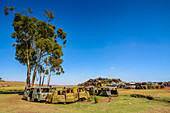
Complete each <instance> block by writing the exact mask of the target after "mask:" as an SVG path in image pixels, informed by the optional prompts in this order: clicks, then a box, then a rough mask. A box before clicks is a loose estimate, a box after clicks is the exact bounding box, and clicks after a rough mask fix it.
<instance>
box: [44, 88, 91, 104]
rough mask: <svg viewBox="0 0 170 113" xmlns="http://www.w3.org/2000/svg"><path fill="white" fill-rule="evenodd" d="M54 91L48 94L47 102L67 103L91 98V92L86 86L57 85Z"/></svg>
mask: <svg viewBox="0 0 170 113" xmlns="http://www.w3.org/2000/svg"><path fill="white" fill-rule="evenodd" d="M53 89H54V90H53V93H52V94H48V96H47V102H49V103H60V102H61V103H66V102H76V101H78V100H84V99H88V98H89V92H87V91H86V90H85V87H67V86H66V87H56V88H53Z"/></svg>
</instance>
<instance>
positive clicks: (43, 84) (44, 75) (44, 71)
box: [42, 55, 49, 86]
mask: <svg viewBox="0 0 170 113" xmlns="http://www.w3.org/2000/svg"><path fill="white" fill-rule="evenodd" d="M48 59H49V55H48V57H47V63H46V67H45V71H44V76H43V80H42V86H43V85H44V79H45V73H46V71H47V66H48Z"/></svg>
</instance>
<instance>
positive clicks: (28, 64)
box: [26, 43, 30, 87]
mask: <svg viewBox="0 0 170 113" xmlns="http://www.w3.org/2000/svg"><path fill="white" fill-rule="evenodd" d="M26 46H27V50H26V51H27V79H26V86H27V87H30V62H29V55H28V44H27V43H26Z"/></svg>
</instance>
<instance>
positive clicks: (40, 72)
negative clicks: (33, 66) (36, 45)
mask: <svg viewBox="0 0 170 113" xmlns="http://www.w3.org/2000/svg"><path fill="white" fill-rule="evenodd" d="M43 56H44V53H43V54H42V62H41V66H42V67H43ZM39 86H41V72H40V81H39Z"/></svg>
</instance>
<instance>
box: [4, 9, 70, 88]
mask: <svg viewBox="0 0 170 113" xmlns="http://www.w3.org/2000/svg"><path fill="white" fill-rule="evenodd" d="M14 10H15V8H14V7H5V8H4V13H5V15H9V13H10V12H11V13H12V14H14V20H13V22H12V26H13V27H14V32H13V33H12V35H11V37H12V38H13V39H15V43H14V44H13V47H15V51H16V52H15V59H16V60H18V61H19V62H20V63H21V64H23V65H25V66H27V79H26V84H27V86H28V87H29V86H30V85H32V86H33V85H34V81H35V78H36V77H38V76H37V75H39V85H43V83H44V78H45V75H49V80H50V76H51V75H53V74H55V75H60V74H61V73H64V71H63V68H62V66H61V64H62V62H63V59H61V57H62V56H63V51H62V49H63V47H65V44H66V39H65V38H66V36H67V33H65V32H64V31H63V29H62V28H59V29H57V30H56V26H55V25H52V24H51V23H49V22H51V21H52V20H53V19H54V18H55V16H54V14H53V12H50V11H48V10H46V11H45V12H44V16H45V21H42V20H38V19H37V18H36V17H32V16H31V14H32V13H33V12H32V11H31V10H30V8H28V9H27V10H24V11H21V12H20V13H16V12H15V11H14ZM58 38H59V39H61V40H60V41H62V42H63V44H62V45H61V44H59V43H58V40H57V39H58ZM42 74H43V76H42ZM31 77H32V82H31ZM42 77H43V80H42ZM41 80H42V81H41ZM31 83H32V84H31ZM48 84H49V83H48Z"/></svg>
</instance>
